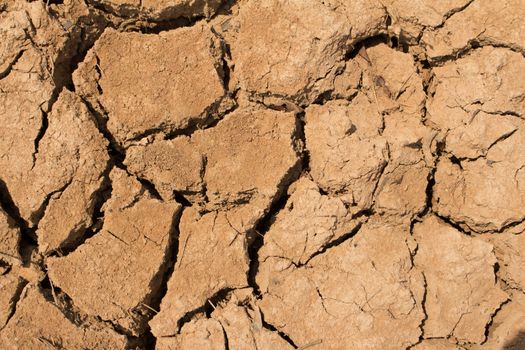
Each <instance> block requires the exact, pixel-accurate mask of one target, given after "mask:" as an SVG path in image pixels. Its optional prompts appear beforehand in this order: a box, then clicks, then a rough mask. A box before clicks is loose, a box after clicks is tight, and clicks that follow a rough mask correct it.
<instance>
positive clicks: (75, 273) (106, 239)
mask: <svg viewBox="0 0 525 350" xmlns="http://www.w3.org/2000/svg"><path fill="white" fill-rule="evenodd" d="M110 176H111V180H112V185H113V191H112V194H111V198H110V199H109V200H108V202H106V203H105V205H104V207H103V210H104V213H105V215H104V216H105V220H104V225H103V227H102V230H101V231H100V232H98V233H97V234H96V235H95V236H94V237H92V238H89V239H88V240H86V242H85V243H84V244H82V245H81V246H80V247H78V248H77V249H76V250H75V251H73V252H72V253H70V254H69V255H67V256H64V257H58V258H49V259H48V260H47V265H48V271H49V276H50V278H51V279H52V280H53V282H54V284H55V285H56V286H58V287H60V288H61V289H62V290H63V291H64V292H66V293H67V294H68V295H69V296H71V298H72V299H73V300H75V303H76V304H77V306H78V307H79V308H80V309H82V310H83V311H84V312H86V313H88V314H90V315H96V316H100V317H101V318H102V319H103V320H108V321H112V322H115V323H117V324H118V325H120V326H121V327H123V328H125V329H127V330H128V331H129V332H130V333H132V334H134V335H136V334H139V333H141V332H142V330H143V327H144V326H145V321H146V319H145V317H144V314H147V313H148V312H149V311H148V310H149V309H148V307H147V305H149V303H150V302H151V297H152V294H153V293H154V292H155V291H156V290H157V289H158V288H159V284H160V280H161V276H162V274H163V273H164V271H165V269H166V259H167V254H168V251H169V249H172V239H173V237H171V236H172V234H173V232H172V224H173V220H174V216H175V215H177V213H178V212H179V210H180V205H178V204H176V203H175V202H160V201H159V200H157V199H154V198H152V197H151V196H150V195H148V194H147V192H145V190H144V189H143V188H142V186H141V185H140V183H138V182H137V181H136V180H134V179H133V178H131V177H128V176H127V175H126V173H125V172H124V171H123V170H118V169H116V170H113V171H112V172H111V174H110Z"/></svg>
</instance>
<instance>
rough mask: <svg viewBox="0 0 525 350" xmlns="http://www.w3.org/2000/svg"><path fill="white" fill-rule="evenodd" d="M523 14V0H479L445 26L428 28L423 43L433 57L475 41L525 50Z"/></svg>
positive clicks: (524, 8) (435, 58)
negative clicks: (432, 29)
mask: <svg viewBox="0 0 525 350" xmlns="http://www.w3.org/2000/svg"><path fill="white" fill-rule="evenodd" d="M414 7H415V6H414ZM524 16H525V6H523V2H522V1H521V0H501V1H490V0H480V1H477V0H476V1H473V2H472V4H470V6H468V7H467V8H466V9H465V10H463V11H461V12H459V13H457V14H455V15H454V16H452V17H450V18H449V19H448V20H447V21H446V22H445V25H444V26H443V27H441V28H439V29H438V30H436V31H427V32H426V33H425V34H424V35H423V37H422V42H423V45H425V46H426V52H427V55H428V56H429V57H430V59H432V60H439V59H440V58H442V57H443V56H449V55H453V54H456V53H458V52H461V51H462V50H464V49H467V48H469V47H470V46H471V45H472V44H473V43H475V42H476V43H481V44H491V45H495V46H506V47H510V48H513V49H514V50H517V51H521V52H523V51H524V50H525V38H524V37H523V32H524V31H525V23H524V22H523V17H524Z"/></svg>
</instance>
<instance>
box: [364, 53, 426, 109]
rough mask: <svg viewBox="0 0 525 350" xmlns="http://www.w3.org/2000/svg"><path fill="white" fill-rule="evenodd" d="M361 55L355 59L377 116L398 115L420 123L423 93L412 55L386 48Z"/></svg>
mask: <svg viewBox="0 0 525 350" xmlns="http://www.w3.org/2000/svg"><path fill="white" fill-rule="evenodd" d="M360 52H362V51H360ZM363 55H364V56H363ZM363 55H361V53H358V57H357V59H358V60H357V62H358V63H359V65H360V66H361V68H362V69H363V71H364V74H363V81H362V85H363V87H364V88H365V91H366V93H367V95H368V98H369V100H371V101H374V102H375V103H376V105H377V107H376V108H377V110H378V112H379V113H386V114H392V113H393V112H394V111H398V112H400V113H403V115H404V116H408V115H410V116H414V118H417V119H420V118H421V112H422V109H423V107H424V103H425V92H424V90H423V81H422V80H421V77H420V76H419V74H418V70H417V67H416V63H415V62H414V58H413V57H412V55H410V54H408V53H403V52H400V51H397V50H395V49H392V48H391V47H389V46H388V45H386V44H379V45H375V46H372V47H368V48H366V50H364V52H363Z"/></svg>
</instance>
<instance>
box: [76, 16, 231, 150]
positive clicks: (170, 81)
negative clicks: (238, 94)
mask: <svg viewBox="0 0 525 350" xmlns="http://www.w3.org/2000/svg"><path fill="white" fill-rule="evenodd" d="M220 45H221V44H220V42H219V41H218V39H217V38H216V36H215V35H214V34H212V32H211V31H210V30H209V28H207V27H206V26H204V25H196V26H193V27H189V28H180V29H178V30H175V31H169V32H161V33H160V34H158V35H148V34H140V33H120V32H117V31H116V30H113V29H107V30H106V31H105V32H104V34H103V35H102V36H101V37H100V39H99V40H97V42H96V43H95V46H94V48H93V49H92V50H91V51H90V52H89V54H88V55H87V57H86V60H85V61H84V62H83V63H82V64H81V65H79V69H78V70H77V71H76V72H75V75H74V81H75V85H76V86H77V91H79V93H80V94H81V96H83V97H85V98H88V99H90V100H91V101H93V99H94V98H93V97H94V96H97V95H99V94H100V95H99V96H98V101H99V102H100V104H101V105H102V110H103V112H104V113H107V118H108V121H107V128H108V130H109V131H110V132H111V133H112V135H113V136H114V137H115V139H116V140H117V141H118V142H119V143H120V144H121V145H127V143H128V142H129V141H130V140H133V139H137V138H141V137H142V136H145V135H148V134H151V133H154V132H162V133H171V132H173V131H175V130H179V129H184V128H186V127H189V126H192V125H194V124H198V123H204V122H206V120H207V119H209V118H210V117H209V115H208V114H209V112H211V110H213V109H218V108H219V104H220V102H221V100H222V98H223V96H224V95H225V91H224V87H223V84H222V80H221V77H220V74H222V73H219V71H220V69H221V67H222V62H221V55H222V53H221V47H220ZM148 77H154V79H148ZM195 91H198V92H199V93H198V94H196V93H194V92H195ZM94 104H95V105H96V103H94Z"/></svg>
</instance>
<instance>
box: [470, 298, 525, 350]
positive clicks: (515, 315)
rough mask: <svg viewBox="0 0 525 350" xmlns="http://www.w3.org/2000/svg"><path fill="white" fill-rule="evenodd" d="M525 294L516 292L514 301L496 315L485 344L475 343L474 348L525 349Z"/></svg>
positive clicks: (473, 349)
mask: <svg viewBox="0 0 525 350" xmlns="http://www.w3.org/2000/svg"><path fill="white" fill-rule="evenodd" d="M524 329H525V296H523V294H520V293H515V294H514V295H513V296H512V301H511V302H509V303H507V304H505V305H503V306H502V308H501V310H500V311H499V312H498V313H497V314H496V315H495V316H494V319H493V320H492V324H491V326H490V331H489V333H488V340H487V342H486V343H484V344H483V345H474V346H473V347H472V348H471V349H472V350H490V349H502V350H520V349H525V336H524V331H523V330H524Z"/></svg>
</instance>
